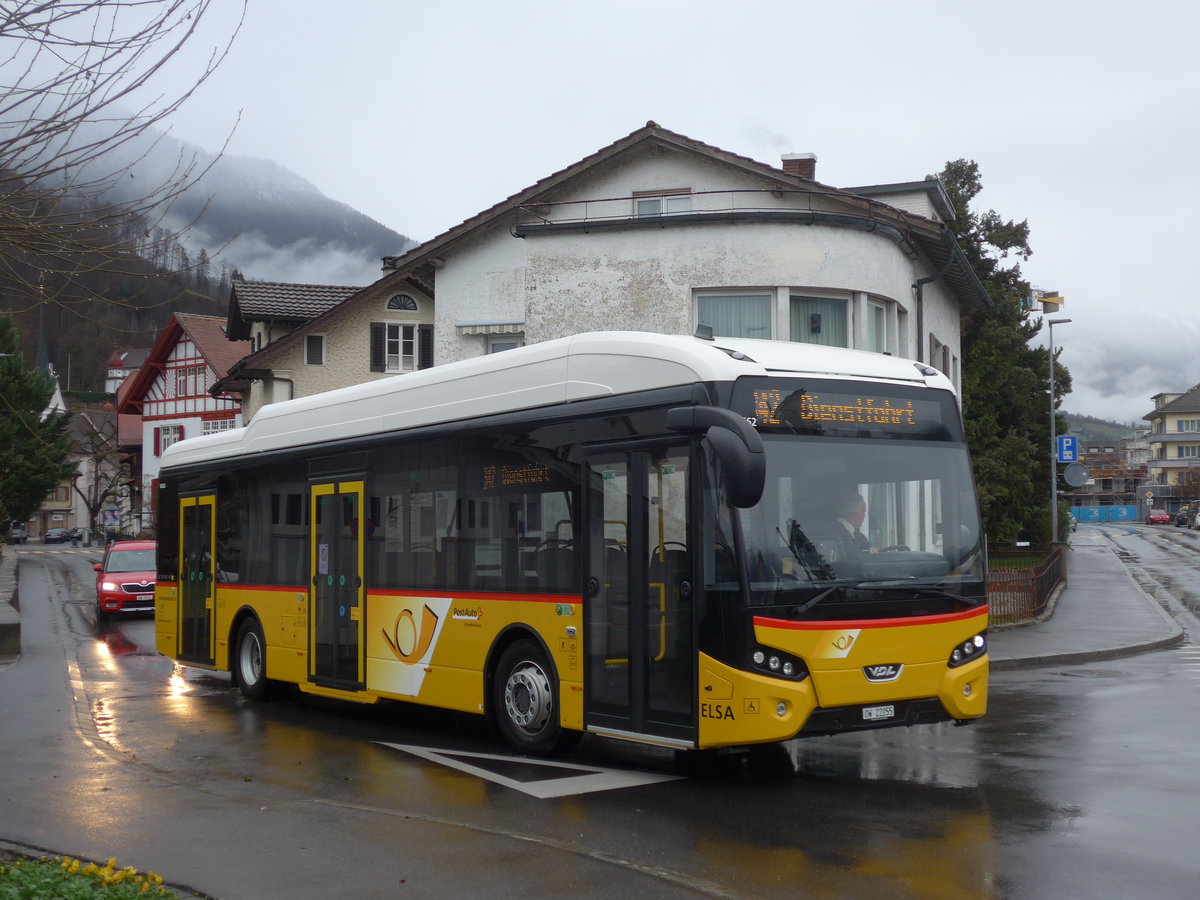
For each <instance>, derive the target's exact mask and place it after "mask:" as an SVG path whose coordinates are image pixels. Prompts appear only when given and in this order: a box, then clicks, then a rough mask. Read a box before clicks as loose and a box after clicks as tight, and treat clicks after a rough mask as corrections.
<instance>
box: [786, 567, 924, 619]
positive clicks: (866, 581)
mask: <svg viewBox="0 0 1200 900" xmlns="http://www.w3.org/2000/svg"><path fill="white" fill-rule="evenodd" d="M915 580H916V576H915V575H900V576H893V577H891V578H839V579H837V580H836V581H834V582H833V583H832V584H829V586H828V587H826V588H825V589H824V590H822V591H819V592H818V593H816V594H814V595H813V596H811V597H809V598H808V599H807V600H805V601H804V602H803V603H801V604H800V605H799V606H795V607H792V613H793V615H800V614H801V613H803V612H807V611H808V610H810V609H812V608H813V607H814V606H816V605H817V604H818V603H820V602H821V601H822V600H824V599H825V598H826V597H828V596H829V595H830V594H832V593H833V592H834V591H837V590H841V589H843V588H848V587H852V588H854V589H855V590H869V591H886V590H889V589H892V588H900V587H909V584H908V582H910V581H915Z"/></svg>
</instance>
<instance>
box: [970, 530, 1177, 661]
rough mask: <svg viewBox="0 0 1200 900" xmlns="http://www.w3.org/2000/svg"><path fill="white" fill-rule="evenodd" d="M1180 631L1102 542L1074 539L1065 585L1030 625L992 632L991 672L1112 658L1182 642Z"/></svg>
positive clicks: (1104, 542)
mask: <svg viewBox="0 0 1200 900" xmlns="http://www.w3.org/2000/svg"><path fill="white" fill-rule="evenodd" d="M1184 637H1185V634H1184V631H1183V628H1182V627H1181V626H1180V625H1179V623H1178V622H1176V621H1175V620H1174V619H1173V618H1171V616H1170V614H1169V613H1168V612H1167V611H1166V610H1165V609H1163V608H1162V606H1161V605H1160V604H1159V603H1158V601H1157V600H1155V599H1154V598H1153V597H1150V596H1148V595H1147V594H1146V593H1145V591H1143V590H1142V589H1141V587H1139V586H1138V584H1137V582H1135V581H1134V580H1133V576H1132V575H1130V574H1129V570H1128V568H1126V566H1125V564H1124V563H1123V562H1121V560H1120V559H1119V558H1118V557H1117V555H1116V553H1114V552H1113V550H1112V548H1111V547H1110V546H1109V545H1108V543H1107V542H1106V541H1100V540H1099V539H1098V540H1096V541H1090V540H1082V539H1078V538H1077V539H1076V540H1075V541H1073V543H1072V544H1071V546H1070V548H1069V549H1068V550H1067V586H1066V587H1065V588H1064V589H1063V590H1062V592H1061V593H1060V594H1059V595H1058V597H1057V598H1055V599H1054V600H1053V601H1052V604H1051V606H1050V607H1049V609H1048V610H1047V612H1046V614H1045V615H1044V616H1042V617H1041V619H1039V620H1038V621H1036V622H1030V623H1028V624H1025V625H1013V626H1009V627H1004V628H992V629H990V630H989V632H988V656H989V658H990V659H991V668H992V669H993V670H1001V669H1017V668H1023V667H1032V666H1050V665H1071V664H1074V663H1082V662H1090V661H1093V660H1100V659H1116V658H1118V657H1121V656H1131V655H1133V654H1135V653H1142V652H1144V651H1147V650H1157V649H1159V648H1162V647H1170V646H1173V645H1175V644H1179V643H1182V642H1183V639H1184Z"/></svg>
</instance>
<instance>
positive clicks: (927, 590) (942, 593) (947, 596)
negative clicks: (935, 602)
mask: <svg viewBox="0 0 1200 900" xmlns="http://www.w3.org/2000/svg"><path fill="white" fill-rule="evenodd" d="M916 590H917V592H918V593H921V594H933V595H935V596H937V597H941V598H942V599H943V600H953V601H954V602H955V603H961V604H962V605H963V606H967V607H975V606H982V605H983V604H984V603H986V602H987V600H985V599H979V598H974V597H964V596H963V595H962V594H955V593H953V592H952V591H948V590H946V589H945V588H940V587H918V588H917V589H916Z"/></svg>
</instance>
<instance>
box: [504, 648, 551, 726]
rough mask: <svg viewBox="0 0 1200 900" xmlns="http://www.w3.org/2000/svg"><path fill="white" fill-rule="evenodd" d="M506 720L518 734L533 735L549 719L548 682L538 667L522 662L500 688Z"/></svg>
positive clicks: (549, 699) (549, 698)
mask: <svg viewBox="0 0 1200 900" xmlns="http://www.w3.org/2000/svg"><path fill="white" fill-rule="evenodd" d="M504 707H505V709H506V710H507V711H508V718H509V719H510V720H511V721H512V722H513V724H515V725H516V726H517V727H519V728H520V729H521V730H522V731H526V732H528V733H530V734H536V733H537V732H539V731H541V730H542V729H543V728H545V727H546V722H547V721H549V719H550V707H551V697H550V679H549V678H547V677H546V673H545V672H543V671H542V669H541V667H540V666H538V665H537V664H535V663H532V662H523V663H521V664H520V665H518V666H517V667H516V668H515V669H513V670H512V674H510V675H509V676H508V682H507V683H506V684H505V685H504Z"/></svg>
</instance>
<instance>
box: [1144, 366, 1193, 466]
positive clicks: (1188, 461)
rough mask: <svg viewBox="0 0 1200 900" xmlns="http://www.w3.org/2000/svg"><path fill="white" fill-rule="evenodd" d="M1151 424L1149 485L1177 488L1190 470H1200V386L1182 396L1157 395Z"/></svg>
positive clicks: (1174, 394)
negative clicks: (1197, 468) (1199, 468)
mask: <svg viewBox="0 0 1200 900" xmlns="http://www.w3.org/2000/svg"><path fill="white" fill-rule="evenodd" d="M1151 399H1152V400H1153V401H1154V409H1153V410H1151V411H1150V412H1148V413H1146V415H1144V416H1142V418H1143V419H1145V420H1146V421H1147V422H1149V423H1150V434H1149V435H1148V439H1149V442H1150V460H1149V474H1150V482H1151V483H1153V484H1160V485H1178V484H1179V482H1180V478H1181V477H1182V476H1183V474H1184V473H1185V472H1186V471H1187V470H1188V469H1190V468H1194V467H1197V466H1200V385H1196V386H1195V387H1193V388H1191V389H1190V390H1188V391H1185V392H1183V393H1162V394H1155V395H1154V397H1152V398H1151Z"/></svg>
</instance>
